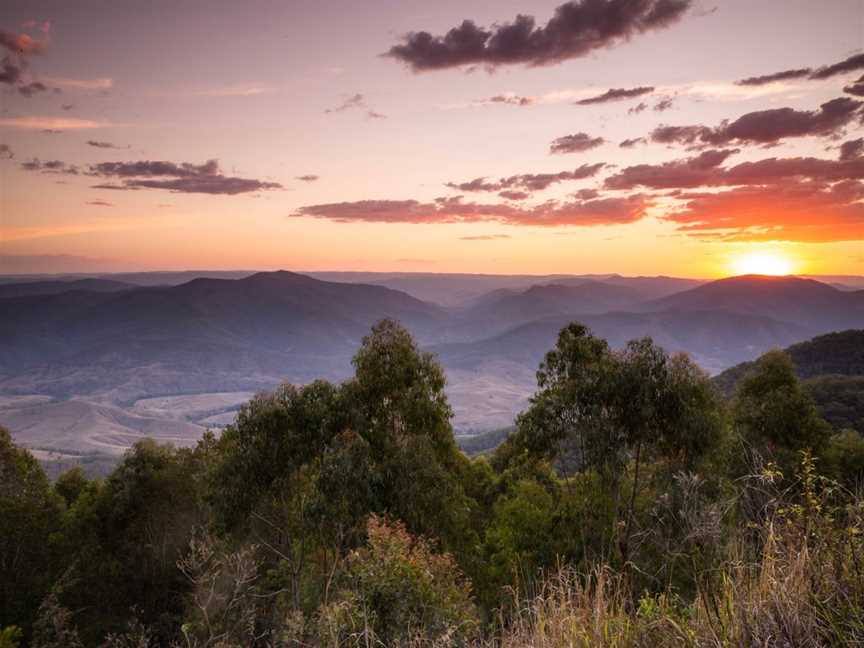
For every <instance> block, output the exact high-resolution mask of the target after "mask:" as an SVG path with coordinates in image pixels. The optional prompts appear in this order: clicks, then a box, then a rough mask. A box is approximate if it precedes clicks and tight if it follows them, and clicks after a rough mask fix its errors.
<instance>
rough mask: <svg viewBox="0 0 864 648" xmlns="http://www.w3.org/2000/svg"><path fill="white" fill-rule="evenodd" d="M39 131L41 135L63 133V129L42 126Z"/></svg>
mask: <svg viewBox="0 0 864 648" xmlns="http://www.w3.org/2000/svg"><path fill="white" fill-rule="evenodd" d="M39 132H40V133H42V134H43V135H62V134H63V131H62V130H60V129H59V128H43V129H42V130H41V131H39Z"/></svg>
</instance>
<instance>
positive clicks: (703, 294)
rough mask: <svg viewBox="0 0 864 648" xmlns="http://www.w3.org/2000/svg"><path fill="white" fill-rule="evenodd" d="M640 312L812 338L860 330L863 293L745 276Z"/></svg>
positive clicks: (863, 316)
mask: <svg viewBox="0 0 864 648" xmlns="http://www.w3.org/2000/svg"><path fill="white" fill-rule="evenodd" d="M640 310H641V311H643V312H644V311H653V312H657V311H666V310H676V311H688V312H692V311H721V310H722V311H728V312H733V313H741V314H747V315H758V316H762V317H769V318H771V319H774V320H778V321H785V322H789V323H794V324H796V325H799V326H801V327H803V328H805V329H807V330H809V331H810V332H811V335H813V334H818V333H826V332H828V331H836V330H841V329H847V328H855V327H859V326H862V325H864V291H851V292H849V291H845V292H844V291H841V290H837V289H836V288H833V287H831V286H829V285H827V284H824V283H821V282H819V281H815V280H813V279H802V278H800V277H769V276H761V275H744V276H740V277H730V278H728V279H720V280H719V281H713V282H711V283H707V284H704V285H702V286H698V287H696V288H693V289H691V290H685V291H683V292H680V293H676V294H674V295H670V296H668V297H664V298H662V299H657V300H653V301H650V302H646V303H645V304H643V305H642V306H641V307H640ZM808 337H809V336H808Z"/></svg>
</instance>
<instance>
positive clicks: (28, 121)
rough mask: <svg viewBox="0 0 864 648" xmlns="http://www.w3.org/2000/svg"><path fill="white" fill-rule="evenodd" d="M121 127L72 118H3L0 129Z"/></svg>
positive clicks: (0, 119) (109, 123)
mask: <svg viewBox="0 0 864 648" xmlns="http://www.w3.org/2000/svg"><path fill="white" fill-rule="evenodd" d="M117 126H121V124H114V123H111V122H100V121H93V120H90V119H74V118H72V117H3V118H0V127H6V128H19V129H22V130H40V131H41V130H88V129H93V128H112V127H117Z"/></svg>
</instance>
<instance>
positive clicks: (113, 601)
mask: <svg viewBox="0 0 864 648" xmlns="http://www.w3.org/2000/svg"><path fill="white" fill-rule="evenodd" d="M202 469H203V468H202V462H201V459H200V455H199V454H198V453H197V452H196V451H193V450H189V449H179V450H178V449H175V448H173V447H171V446H168V445H159V444H157V443H155V442H154V441H152V440H149V439H148V440H144V441H139V442H138V443H136V444H135V445H134V446H133V447H132V448H131V449H130V450H129V451H127V453H126V454H125V456H124V457H123V460H122V461H121V462H120V463H119V464H118V465H117V467H116V468H115V469H114V471H113V472H112V473H111V474H110V475H109V476H108V478H107V479H106V480H105V482H104V483H103V484H101V485H98V486H97V485H95V484H94V485H93V486H88V487H87V488H85V489H84V490H83V491H82V493H81V494H80V495H79V496H78V497H77V499H76V500H75V502H74V504H73V505H72V507H70V509H69V511H68V512H67V514H66V516H65V519H64V529H63V533H62V538H61V541H62V543H63V544H62V546H63V550H64V553H65V554H66V555H67V561H68V564H69V566H70V573H69V575H68V580H69V582H68V584H67V585H66V586H65V587H64V588H63V591H62V593H61V594H60V597H59V598H60V600H61V602H62V603H63V605H65V606H66V607H68V608H69V609H72V610H76V618H77V619H78V628H79V631H80V632H81V637H82V640H83V641H84V642H85V643H86V644H88V645H89V644H93V643H96V642H97V641H101V640H102V639H104V637H105V636H106V634H108V633H109V632H114V633H116V632H121V631H122V630H123V629H124V627H125V625H126V622H127V620H128V617H129V612H130V609H132V608H133V607H136V606H137V607H138V608H140V610H141V621H142V623H144V624H146V625H147V626H148V627H150V628H151V630H152V632H153V636H154V639H155V640H156V641H157V642H161V643H163V644H166V645H167V644H168V643H169V642H170V641H171V640H172V639H174V638H175V634H176V628H177V625H178V621H179V619H180V617H181V614H182V612H183V597H184V595H185V594H186V591H187V589H188V584H187V581H186V580H185V579H184V578H183V575H182V574H181V573H180V572H179V571H178V570H177V567H176V563H177V560H178V559H180V558H181V557H182V556H183V555H184V553H185V552H186V551H187V549H188V546H189V539H190V537H191V535H192V533H193V530H194V529H195V528H196V527H198V526H200V525H201V524H202V523H204V521H205V519H206V517H205V511H204V509H203V507H202V504H201V501H200V492H199V486H198V483H199V481H200V475H199V473H200V472H201V470H202ZM79 611H80V612H79Z"/></svg>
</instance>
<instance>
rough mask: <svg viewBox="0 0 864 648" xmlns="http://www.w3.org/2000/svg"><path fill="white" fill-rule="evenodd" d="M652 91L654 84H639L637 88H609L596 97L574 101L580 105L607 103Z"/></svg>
mask: <svg viewBox="0 0 864 648" xmlns="http://www.w3.org/2000/svg"><path fill="white" fill-rule="evenodd" d="M652 92H654V86H641V87H639V88H611V89H609V90H607V91H606V92H604V93H603V94H600V95H597V96H596V97H588V98H587V99H580V100H579V101H576V102H574V103H576V104H577V105H580V106H590V105H592V104H600V103H609V102H610V101H623V100H624V99H633V98H634V97H641V96H642V95H645V94H650V93H652Z"/></svg>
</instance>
